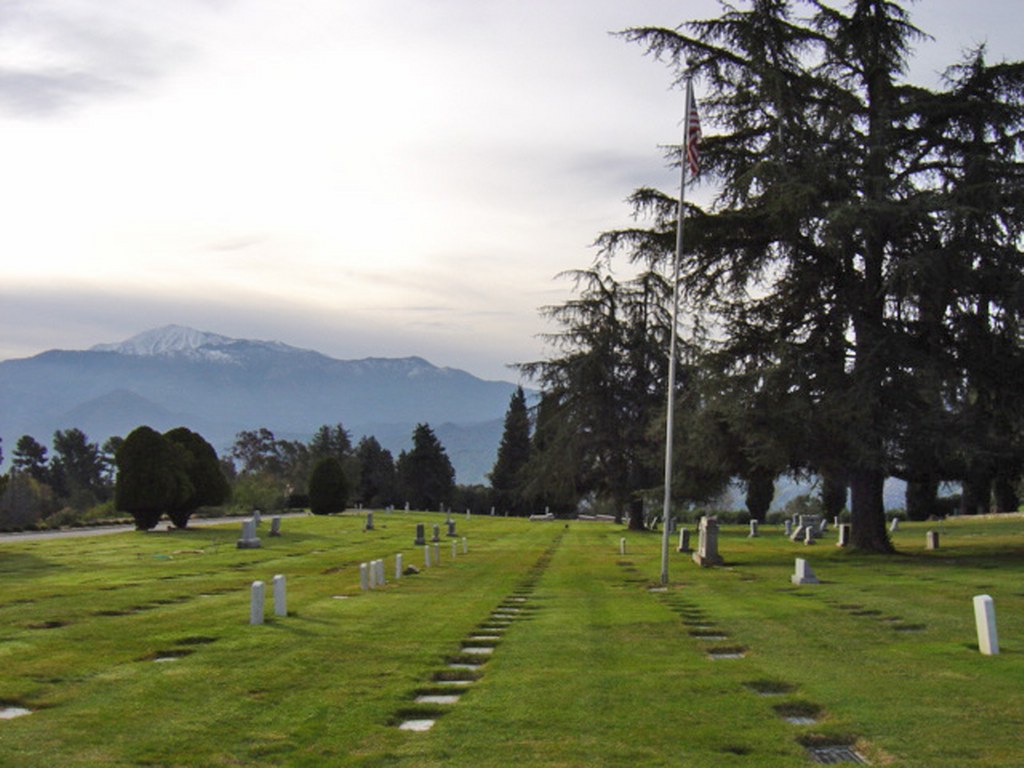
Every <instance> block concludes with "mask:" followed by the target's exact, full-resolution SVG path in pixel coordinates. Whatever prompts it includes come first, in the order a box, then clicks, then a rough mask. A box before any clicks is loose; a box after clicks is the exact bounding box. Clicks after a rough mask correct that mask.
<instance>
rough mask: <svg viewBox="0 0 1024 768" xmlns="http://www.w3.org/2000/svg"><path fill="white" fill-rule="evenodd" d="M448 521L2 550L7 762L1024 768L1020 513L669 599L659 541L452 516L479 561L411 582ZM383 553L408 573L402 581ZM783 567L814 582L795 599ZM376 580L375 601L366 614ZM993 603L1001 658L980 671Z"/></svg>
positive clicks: (761, 569)
mask: <svg viewBox="0 0 1024 768" xmlns="http://www.w3.org/2000/svg"><path fill="white" fill-rule="evenodd" d="M443 519H444V518H443V517H442V516H440V515H437V514H433V515H431V514H426V513H402V512H396V513H391V514H386V513H383V512H378V513H377V514H376V523H377V529H376V530H374V531H366V532H364V531H363V522H364V518H363V516H362V515H361V514H359V515H357V514H354V513H350V514H347V515H344V516H340V517H333V518H312V517H310V518H295V519H286V520H284V521H283V526H282V528H283V534H284V535H283V536H281V537H279V538H270V537H268V535H267V531H268V528H269V525H268V524H267V523H266V521H265V522H264V525H263V526H262V527H261V537H262V540H263V547H262V548H260V549H250V550H240V549H237V548H236V547H235V541H236V539H237V538H238V536H239V528H240V526H239V523H238V522H237V521H234V522H232V523H230V524H225V525H224V526H219V527H212V528H203V529H198V530H194V531H188V532H176V533H167V532H154V533H135V532H132V533H125V534H117V535H108V536H102V537H94V538H77V539H63V540H45V541H31V542H27V541H20V542H19V541H10V540H8V541H0V578H2V583H3V591H2V593H0V669H2V674H0V708H3V707H7V706H17V707H24V708H27V709H31V710H33V714H31V715H29V716H24V717H19V718H16V719H11V720H0V766H19V767H25V768H31V767H34V766H39V767H40V768H42V767H43V766H45V767H46V768H51V767H52V766H103V767H104V768H110V767H113V766H138V765H144V766H279V765H280V766H311V767H312V766H316V767H317V768H320V767H322V766H417V767H420V766H452V765H459V766H513V765H514V766H598V765H606V766H619V765H622V766H806V765H812V764H813V761H812V759H811V756H810V753H809V752H808V747H821V746H825V745H837V746H851V747H853V748H854V749H855V750H856V751H857V752H858V753H859V754H860V755H862V756H864V757H865V758H866V759H867V760H869V761H870V763H871V764H873V765H899V766H922V767H924V766H927V767H928V768H937V767H939V766H951V767H952V766H956V767H957V768H966V767H969V766H993V767H994V766H999V767H1000V768H1005V766H1024V518H1022V517H1020V516H1009V517H999V518H974V519H959V520H950V521H946V522H943V523H931V524H923V523H922V524H907V523H904V524H903V525H902V527H901V530H900V531H899V532H898V533H896V534H894V540H895V544H896V546H897V547H898V549H899V551H900V554H899V555H896V556H893V557H878V556H864V555H857V554H852V553H850V552H846V551H842V550H839V549H837V548H836V547H835V546H834V545H833V542H834V539H835V537H834V535H833V534H829V535H828V536H827V537H826V538H825V539H823V540H821V541H820V542H819V543H817V544H814V545H813V546H804V545H802V544H793V543H791V542H789V541H788V540H787V539H786V538H785V537H784V536H782V534H781V532H780V530H779V529H777V528H774V527H771V526H762V535H761V537H760V538H757V539H750V538H748V537H747V535H746V533H747V531H746V528H745V527H744V528H742V529H741V528H740V527H726V528H724V529H723V532H722V536H721V546H720V549H721V553H722V555H723V556H724V558H725V560H726V562H725V565H724V566H722V567H719V568H713V569H701V568H698V567H697V566H696V565H695V564H693V562H692V561H691V560H690V559H689V556H688V555H683V554H677V553H676V552H675V551H674V549H673V551H672V561H671V566H670V575H671V584H670V585H669V587H668V588H667V590H665V591H660V590H656V589H652V587H655V586H656V580H657V576H658V573H659V571H660V537H659V536H658V535H652V534H635V533H631V532H626V531H624V529H623V528H622V527H620V526H615V525H612V524H609V523H589V522H571V523H569V524H568V525H566V524H565V523H564V522H561V521H559V522H554V523H540V522H537V523H530V522H527V521H525V520H518V519H504V518H491V517H473V518H471V519H466V518H464V517H463V516H457V517H456V518H455V519H456V522H457V526H458V534H459V536H460V537H461V536H466V537H467V538H468V542H469V553H468V554H465V555H463V554H462V553H461V547H460V549H459V555H458V556H457V557H456V558H454V559H453V558H452V557H451V545H450V543H449V540H447V539H445V540H444V541H442V544H441V555H442V558H441V563H440V565H438V566H436V567H432V568H429V569H426V568H424V567H423V553H422V548H418V547H414V546H413V539H414V535H415V524H416V523H417V522H426V523H427V524H428V530H429V528H430V525H431V524H433V523H443ZM441 527H442V531H443V530H444V526H443V524H442V526H441ZM929 527H932V528H937V529H938V530H940V531H941V544H942V548H941V549H939V550H936V551H927V550H926V549H925V546H924V545H925V531H926V530H927V529H928V528H929ZM623 536H625V537H626V539H627V554H625V555H621V554H620V553H619V539H620V538H621V537H623ZM443 538H444V537H443ZM397 552H401V553H402V554H403V557H404V559H405V563H406V564H413V565H416V566H417V567H419V568H420V569H421V573H419V574H417V575H413V576H408V577H405V578H402V579H401V580H399V581H396V580H395V579H394V555H395V553H397ZM796 557H805V558H807V559H808V560H809V561H810V563H811V565H812V566H813V568H814V570H815V572H816V574H817V575H818V577H819V578H820V579H821V581H822V583H821V584H818V585H803V586H793V585H792V584H790V580H789V576H790V574H791V573H792V572H793V561H794V558H796ZM375 558H385V560H386V572H387V576H388V579H389V581H388V584H387V585H386V586H384V587H383V588H380V589H377V590H374V591H372V592H360V590H359V564H360V563H361V562H365V561H369V560H371V559H375ZM275 574H284V575H285V576H286V578H287V589H288V608H289V614H290V615H289V616H288V617H285V618H279V617H275V616H274V615H273V610H272V608H273V600H272V596H271V579H272V578H273V576H274V575H275ZM256 579H259V580H262V581H264V582H265V583H266V585H267V603H266V613H267V621H266V623H265V624H264V625H262V626H250V625H249V623H248V619H249V585H250V584H251V583H252V581H254V580H256ZM981 593H987V594H989V595H992V597H993V598H994V599H995V604H996V612H997V618H998V630H999V640H1000V646H1001V651H1002V653H1001V654H1000V655H999V656H994V657H986V656H982V655H981V654H980V653H979V652H978V650H977V645H976V635H975V629H974V617H973V607H972V604H971V598H972V597H973V596H974V595H976V594H981ZM475 636H482V637H485V638H490V639H484V640H471V639H470V638H472V637H475ZM479 647H482V648H485V649H491V651H492V652H490V653H486V652H479V651H476V650H474V648H479ZM711 651H720V652H724V653H725V654H726V655H739V656H740V658H713V657H712V655H711V654H710V652H711ZM156 659H173V660H172V661H156ZM467 662H474V663H479V664H480V668H479V670H467V669H463V668H453V667H450V666H449V665H450V664H452V663H467ZM446 678H463V679H464V680H470V681H471V682H470V683H469V684H464V685H454V684H452V683H450V682H448V681H447V680H446ZM453 691H456V692H460V693H461V694H462V695H461V697H460V699H459V700H458V702H457V703H454V704H443V703H417V702H416V698H417V697H418V696H423V695H427V696H436V695H451V694H452V692H453ZM765 693H772V694H773V695H765ZM787 717H788V718H794V717H797V718H799V717H803V718H807V719H809V720H812V721H813V722H804V721H798V722H795V723H794V722H790V721H788V720H787V719H786V718H787ZM416 719H426V720H434V721H435V724H434V725H433V727H432V728H431V729H430V730H428V731H426V732H413V731H408V730H402V729H401V728H399V725H400V724H401V723H403V722H406V721H408V720H416Z"/></svg>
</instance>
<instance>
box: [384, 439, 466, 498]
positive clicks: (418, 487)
mask: <svg viewBox="0 0 1024 768" xmlns="http://www.w3.org/2000/svg"><path fill="white" fill-rule="evenodd" d="M397 472H398V485H399V491H400V493H402V494H404V495H405V498H406V500H407V501H408V502H409V503H410V504H411V505H412V506H413V507H414V508H416V509H427V510H431V509H438V508H439V507H440V505H441V504H450V503H451V502H452V497H453V493H454V491H455V469H454V468H453V467H452V463H451V461H450V460H449V458H448V454H447V453H445V450H444V446H443V445H441V441H440V440H438V439H437V436H436V435H435V434H434V431H433V430H432V429H431V428H430V425H429V424H417V425H416V428H415V429H414V430H413V433H412V449H411V450H409V451H402V453H401V454H400V455H399V457H398V462H397Z"/></svg>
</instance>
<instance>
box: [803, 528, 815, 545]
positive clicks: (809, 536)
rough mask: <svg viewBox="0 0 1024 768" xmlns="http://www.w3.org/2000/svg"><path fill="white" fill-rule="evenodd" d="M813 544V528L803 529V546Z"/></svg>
mask: <svg viewBox="0 0 1024 768" xmlns="http://www.w3.org/2000/svg"><path fill="white" fill-rule="evenodd" d="M813 543H814V528H812V527H811V526H809V525H808V526H807V527H805V528H804V544H813Z"/></svg>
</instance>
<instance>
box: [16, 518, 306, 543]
mask: <svg viewBox="0 0 1024 768" xmlns="http://www.w3.org/2000/svg"><path fill="white" fill-rule="evenodd" d="M306 515H307V513H306V512H287V513H284V514H282V515H280V516H281V517H305V516H306ZM263 517H264V519H267V518H269V517H271V515H270V514H264V515H263ZM242 520H243V518H242V517H202V518H193V519H191V520H189V521H188V527H189V528H198V527H201V526H204V525H225V524H228V523H236V524H239V525H240V524H241V521H242ZM168 526H170V523H166V524H165V523H161V524H160V525H158V526H157V527H156V528H154V529H153V530H154V531H163V530H166V529H167V527H168ZM134 530H135V526H133V525H102V526H95V527H92V528H62V529H61V530H59V531H26V532H23V533H0V544H6V543H9V542H15V541H36V540H38V539H70V538H74V537H76V536H102V535H103V534H107V533H124V532H125V531H134Z"/></svg>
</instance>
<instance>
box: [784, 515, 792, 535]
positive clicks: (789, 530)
mask: <svg viewBox="0 0 1024 768" xmlns="http://www.w3.org/2000/svg"><path fill="white" fill-rule="evenodd" d="M783 525H785V526H786V538H789V537H790V536H792V535H793V521H792V520H790V519H789V518H786V519H785V520H784V521H783Z"/></svg>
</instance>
